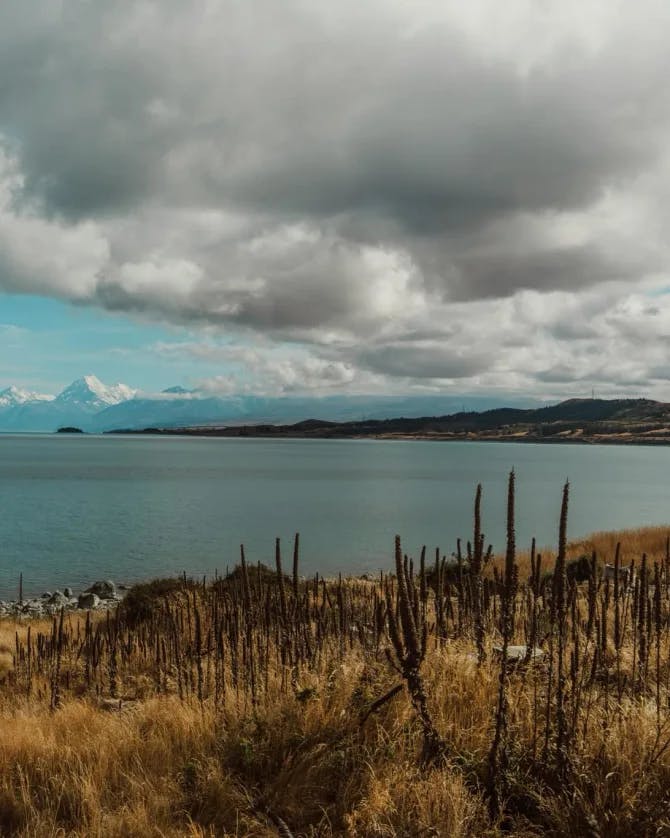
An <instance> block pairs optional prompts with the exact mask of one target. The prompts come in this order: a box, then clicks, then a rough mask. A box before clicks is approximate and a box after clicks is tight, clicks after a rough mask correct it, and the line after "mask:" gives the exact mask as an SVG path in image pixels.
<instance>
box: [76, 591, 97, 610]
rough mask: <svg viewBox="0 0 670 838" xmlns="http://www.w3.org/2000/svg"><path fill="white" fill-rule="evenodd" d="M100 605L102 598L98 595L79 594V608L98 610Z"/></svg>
mask: <svg viewBox="0 0 670 838" xmlns="http://www.w3.org/2000/svg"><path fill="white" fill-rule="evenodd" d="M98 605H100V597H99V596H98V595H97V594H93V593H85V594H79V599H78V600H77V607H78V608H96V607H97V606H98Z"/></svg>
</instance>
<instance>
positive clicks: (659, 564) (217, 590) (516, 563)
mask: <svg viewBox="0 0 670 838" xmlns="http://www.w3.org/2000/svg"><path fill="white" fill-rule="evenodd" d="M564 501H565V503H564V508H563V510H562V512H561V518H560V520H561V527H560V535H559V540H558V544H557V546H556V548H555V552H554V553H553V554H551V555H550V554H549V553H546V554H545V555H544V556H543V557H542V560H541V562H539V561H538V558H537V555H536V554H535V552H529V553H522V552H518V553H517V550H516V545H515V544H514V514H513V511H514V484H513V479H512V480H511V481H510V494H509V516H508V543H507V550H506V553H505V554H504V555H503V556H492V555H491V554H489V553H488V552H487V551H486V550H485V549H484V543H483V538H482V536H481V525H480V522H479V514H478V503H477V502H476V504H475V506H476V508H475V515H474V529H473V533H472V534H471V536H470V544H469V545H466V546H464V547H463V556H462V563H461V566H460V567H457V568H453V567H450V566H449V565H447V564H446V563H445V562H444V560H443V558H442V556H439V555H438V557H437V560H436V558H435V556H433V557H428V556H424V557H423V558H422V557H420V556H417V557H414V560H413V561H412V560H411V559H408V558H406V557H405V556H404V555H403V552H402V548H401V545H400V543H399V542H398V543H397V544H396V552H395V556H391V557H390V558H391V561H390V562H389V564H391V563H392V561H393V560H394V566H393V567H394V569H393V573H389V574H385V575H381V576H380V577H379V578H378V579H376V580H358V579H347V580H339V579H338V580H333V579H329V580H323V579H319V578H318V577H316V578H311V579H307V580H305V579H303V578H302V577H300V575H299V566H298V549H297V548H298V544H297V543H296V545H295V551H294V557H293V564H292V565H291V562H290V561H289V562H286V561H285V562H284V565H282V562H281V555H280V551H279V545H278V548H277V568H276V569H274V568H273V569H272V571H269V570H267V569H264V568H262V567H255V566H251V565H247V564H246V563H245V562H242V563H241V564H240V566H239V567H238V568H236V570H235V571H234V572H233V574H231V575H230V576H229V577H227V578H225V579H220V580H217V581H216V582H214V583H213V584H208V585H206V586H205V585H203V584H196V583H193V582H189V581H183V580H163V581H160V582H155V583H149V584H147V585H145V586H138V587H136V588H135V589H133V590H132V591H131V592H130V593H129V595H128V598H127V600H126V601H125V602H124V604H123V605H122V606H120V607H119V609H118V612H115V613H109V614H107V615H100V614H97V615H88V616H87V615H85V614H84V615H79V614H74V615H66V616H63V617H61V618H60V619H56V620H54V622H53V623H51V622H48V621H43V622H32V623H20V624H12V623H8V622H4V623H0V834H2V835H7V836H13V835H16V836H34V837H35V838H38V836H39V838H43V837H44V836H101V838H102V836H104V838H121V836H210V835H211V836H277V835H280V836H284V837H285V838H286V836H296V838H297V836H331V835H343V836H368V837H369V838H386V836H389V838H391V836H454V838H458V836H499V835H500V836H502V835H512V836H540V835H549V836H575V838H577V836H592V838H595V836H607V838H617V837H618V836H621V838H623V836H670V703H669V702H670V556H669V555H668V541H667V537H668V532H667V531H666V530H664V529H641V530H636V531H627V532H620V533H597V534H595V535H593V536H592V537H590V538H588V539H585V540H583V541H581V542H579V543H574V544H566V543H565V537H564V533H565V516H566V512H567V492H566V494H565V496H564ZM558 512H559V510H557V525H558V521H559V517H558ZM617 544H618V545H619V548H618V550H617ZM593 551H595V559H593V558H592V553H593ZM617 552H618V558H616V559H615V556H616V555H617ZM584 555H585V556H586V559H584V560H582V562H581V568H582V570H583V568H584V567H586V568H587V571H588V572H587V573H586V578H583V575H582V576H581V577H580V578H575V576H574V574H573V573H572V571H571V567H572V564H571V562H572V560H573V559H576V558H578V557H580V556H584ZM615 561H616V565H617V568H618V571H619V572H618V573H615V574H614V575H613V576H612V575H611V574H610V578H607V579H605V578H603V576H604V574H603V573H602V566H603V564H604V563H605V562H608V563H611V564H615ZM631 562H634V563H635V570H636V574H635V576H634V579H633V577H632V576H631V575H628V576H627V578H624V567H625V568H628V567H629V565H630V563H631ZM284 566H285V567H284ZM286 568H288V571H289V572H288V573H285V572H284V570H285V569H286ZM291 570H292V571H293V572H291ZM521 644H523V645H525V646H526V647H527V650H526V651H527V653H526V652H525V651H524V649H521V650H519V649H518V648H515V647H518V646H519V645H521ZM536 647H537V648H538V649H539V650H541V653H540V652H538V653H537V654H535V653H533V654H530V651H531V649H535V648H536ZM516 657H519V660H516V659H515V658H516Z"/></svg>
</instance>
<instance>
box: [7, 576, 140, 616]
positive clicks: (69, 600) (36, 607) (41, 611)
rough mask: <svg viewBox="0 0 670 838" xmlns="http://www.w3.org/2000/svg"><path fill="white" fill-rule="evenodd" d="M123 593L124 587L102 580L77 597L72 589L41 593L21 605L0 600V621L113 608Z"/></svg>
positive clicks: (19, 602)
mask: <svg viewBox="0 0 670 838" xmlns="http://www.w3.org/2000/svg"><path fill="white" fill-rule="evenodd" d="M125 590H126V586H125V585H119V586H118V588H117V586H116V584H115V583H114V582H112V580H111V579H105V580H100V581H98V582H94V583H93V584H92V585H91V586H90V587H89V588H87V589H86V590H85V591H82V592H81V593H80V594H79V595H77V594H75V593H74V592H73V590H72V588H70V587H67V588H64V589H63V591H58V590H56V591H53V592H52V591H45V592H44V593H43V594H42V595H41V596H40V597H31V598H30V599H24V600H23V601H20V600H18V599H15V600H10V601H2V600H0V619H2V618H3V617H9V618H12V619H19V620H21V619H39V618H40V617H51V616H53V615H54V614H58V613H59V612H60V610H61V609H62V608H64V609H65V610H66V611H77V610H80V611H92V610H98V609H107V608H113V607H114V606H115V605H117V604H118V603H119V602H121V600H122V599H123V594H121V593H120V591H125Z"/></svg>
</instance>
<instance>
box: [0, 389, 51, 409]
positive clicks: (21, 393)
mask: <svg viewBox="0 0 670 838" xmlns="http://www.w3.org/2000/svg"><path fill="white" fill-rule="evenodd" d="M53 399H54V397H53V396H47V395H45V394H44V393H31V392H30V391H29V390H21V389H20V388H19V387H15V386H14V385H13V384H12V385H11V387H7V388H6V389H5V390H1V391H0V408H3V407H13V406H14V405H17V404H26V403H28V402H50V401H53Z"/></svg>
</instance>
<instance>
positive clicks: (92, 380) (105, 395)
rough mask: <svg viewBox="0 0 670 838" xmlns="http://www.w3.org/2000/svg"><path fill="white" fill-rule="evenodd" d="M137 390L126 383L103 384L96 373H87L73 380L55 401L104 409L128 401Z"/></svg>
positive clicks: (91, 408) (93, 409)
mask: <svg viewBox="0 0 670 838" xmlns="http://www.w3.org/2000/svg"><path fill="white" fill-rule="evenodd" d="M136 392H137V391H136V390H133V389H132V387H128V386H127V385H126V384H112V385H111V386H108V385H107V384H103V383H102V381H100V379H99V378H96V377H95V376H94V375H85V376H84V377H83V378H78V379H77V380H76V381H73V382H72V384H70V385H69V387H66V388H65V389H64V390H63V392H62V393H59V394H58V396H56V399H55V401H56V402H57V403H58V404H59V405H60V404H62V405H71V406H75V405H76V406H78V407H81V408H82V409H84V410H87V411H89V412H93V411H98V410H103V409H104V408H106V407H109V406H110V405H113V404H119V403H120V402H126V401H128V400H129V399H132V398H133V397H134V396H135V393H136Z"/></svg>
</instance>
